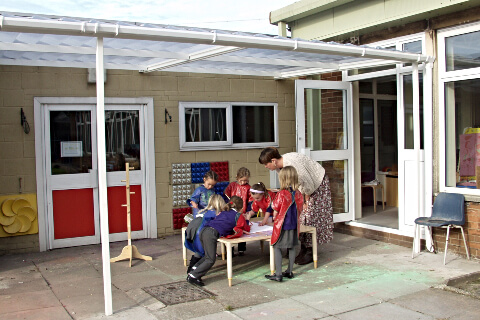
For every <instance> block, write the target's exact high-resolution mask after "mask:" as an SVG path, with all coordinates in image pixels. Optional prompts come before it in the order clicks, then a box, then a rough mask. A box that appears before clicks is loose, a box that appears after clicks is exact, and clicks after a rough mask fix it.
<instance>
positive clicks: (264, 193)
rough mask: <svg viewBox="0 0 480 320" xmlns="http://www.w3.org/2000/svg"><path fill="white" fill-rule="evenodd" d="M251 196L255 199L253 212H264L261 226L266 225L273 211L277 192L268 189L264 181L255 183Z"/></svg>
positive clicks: (251, 189)
mask: <svg viewBox="0 0 480 320" xmlns="http://www.w3.org/2000/svg"><path fill="white" fill-rule="evenodd" d="M250 196H251V197H252V199H253V203H252V211H253V214H258V213H259V212H260V211H261V212H263V213H264V215H265V216H264V217H263V220H262V222H260V223H259V225H260V226H264V225H266V224H267V223H268V218H269V217H270V214H271V213H272V212H273V209H272V202H273V199H275V193H273V192H272V191H268V190H267V187H265V185H264V184H263V183H262V182H259V183H256V184H254V185H253V186H252V187H251V188H250ZM253 214H252V216H253Z"/></svg>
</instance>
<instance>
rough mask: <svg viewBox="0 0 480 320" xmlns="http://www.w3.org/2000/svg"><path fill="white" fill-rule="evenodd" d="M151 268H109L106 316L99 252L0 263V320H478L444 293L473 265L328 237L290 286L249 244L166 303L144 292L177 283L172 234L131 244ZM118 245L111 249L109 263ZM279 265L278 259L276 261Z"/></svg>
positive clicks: (179, 271)
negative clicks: (197, 287) (186, 295)
mask: <svg viewBox="0 0 480 320" xmlns="http://www.w3.org/2000/svg"><path fill="white" fill-rule="evenodd" d="M133 244H135V245H136V246H137V248H138V250H139V251H140V252H141V253H142V254H144V255H149V256H152V257H153V260H152V261H143V260H134V262H133V264H132V267H131V268H130V267H129V266H128V262H127V261H119V262H115V263H112V264H111V273H112V294H113V310H114V313H113V315H111V316H108V317H107V316H105V305H104V294H103V279H102V276H103V275H102V256H101V246H100V245H91V246H83V247H75V248H65V249H56V250H52V251H48V252H42V253H32V254H22V255H7V256H1V257H0V319H49V320H52V319H53V320H55V319H129V320H130V319H142V320H143V319H146V320H149V319H209V320H215V319H256V320H257V319H276V320H278V319H293V318H298V319H479V318H480V300H479V299H477V298H475V297H472V296H468V295H462V294H459V293H458V292H454V291H452V290H445V289H448V287H446V286H445V284H446V281H447V280H448V279H451V278H455V277H459V276H463V275H467V274H470V273H473V272H478V271H480V261H478V260H470V261H468V260H465V259H464V258H461V257H459V256H456V255H452V254H449V255H448V256H447V265H445V266H444V265H443V255H441V254H437V255H436V254H432V253H426V252H423V253H421V254H420V255H419V256H417V257H416V258H415V259H412V258H411V250H410V249H408V248H403V247H399V246H396V245H392V244H387V243H383V242H378V241H374V240H368V239H363V238H357V237H352V236H348V235H344V234H339V233H335V234H334V240H333V241H332V242H331V243H329V244H326V245H322V246H319V249H318V254H319V258H318V259H319V261H318V268H317V269H313V264H310V265H305V266H298V265H295V267H294V270H293V272H294V273H295V278H294V279H285V280H284V282H282V283H278V282H274V281H269V280H266V279H265V278H264V275H265V274H269V257H268V251H265V252H264V253H263V252H261V250H260V246H259V245H258V244H256V243H251V244H250V243H249V244H248V247H247V251H246V254H245V255H244V256H241V257H240V256H238V257H234V258H233V276H234V278H233V286H232V287H228V281H227V275H226V262H225V261H222V260H217V263H216V264H215V266H214V267H213V268H212V270H211V271H210V272H209V273H208V274H207V275H206V276H205V277H204V278H203V280H204V282H205V284H206V286H205V287H203V288H204V289H206V290H208V291H209V292H210V293H213V294H214V296H213V297H212V298H209V299H203V300H197V301H186V302H183V303H179V304H174V305H166V304H164V303H162V302H161V301H159V300H157V299H156V298H154V297H153V296H151V295H150V294H148V293H146V292H145V291H144V290H143V288H146V287H152V286H157V285H162V284H169V283H177V282H181V281H185V278H186V274H185V267H184V266H183V261H182V251H181V248H182V246H181V237H180V235H176V236H169V237H165V238H160V239H145V240H137V241H135V240H134V241H133ZM125 245H126V241H125V242H117V243H112V244H111V246H110V253H111V256H112V257H115V256H117V255H119V254H120V252H121V250H122V248H123V247H124V246H125ZM283 262H284V265H286V263H287V260H285V259H284V260H283Z"/></svg>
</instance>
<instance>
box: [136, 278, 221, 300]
mask: <svg viewBox="0 0 480 320" xmlns="http://www.w3.org/2000/svg"><path fill="white" fill-rule="evenodd" d="M143 290H144V291H145V292H147V293H148V294H150V295H151V296H152V297H154V298H156V299H157V300H159V301H161V302H163V303H164V304H166V305H173V304H178V303H184V302H189V301H195V300H202V299H209V298H211V297H214V296H215V294H213V293H211V292H208V291H207V290H204V289H201V288H199V287H196V286H194V285H191V284H190V283H188V282H186V281H182V282H174V283H167V284H161V285H158V286H153V287H148V288H143Z"/></svg>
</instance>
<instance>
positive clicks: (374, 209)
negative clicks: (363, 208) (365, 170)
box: [362, 183, 385, 212]
mask: <svg viewBox="0 0 480 320" xmlns="http://www.w3.org/2000/svg"><path fill="white" fill-rule="evenodd" d="M362 188H372V189H373V212H377V189H382V205H383V210H385V191H384V190H385V189H383V184H381V183H378V184H362Z"/></svg>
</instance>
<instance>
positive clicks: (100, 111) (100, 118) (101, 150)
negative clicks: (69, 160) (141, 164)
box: [96, 37, 113, 316]
mask: <svg viewBox="0 0 480 320" xmlns="http://www.w3.org/2000/svg"><path fill="white" fill-rule="evenodd" d="M96 67H97V70H96V75H97V140H98V141H97V155H98V199H99V206H98V207H99V210H100V236H101V240H102V267H103V293H104V296H105V315H107V316H110V315H112V313H113V308H112V278H111V272H110V237H109V230H108V202H107V161H106V157H105V154H106V147H105V84H104V82H103V81H104V79H103V78H104V76H103V69H104V68H103V38H102V37H98V38H97V66H96Z"/></svg>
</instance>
